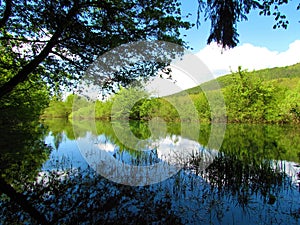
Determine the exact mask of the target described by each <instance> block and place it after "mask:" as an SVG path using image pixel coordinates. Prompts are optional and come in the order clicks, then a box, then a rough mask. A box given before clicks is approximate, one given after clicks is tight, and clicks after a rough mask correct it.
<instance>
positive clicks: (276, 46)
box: [182, 0, 300, 52]
mask: <svg viewBox="0 0 300 225" xmlns="http://www.w3.org/2000/svg"><path fill="white" fill-rule="evenodd" d="M197 2H198V1H197V0H182V13H183V14H184V15H186V14H188V13H191V14H192V16H190V17H189V19H188V20H190V21H191V22H196V18H197V6H198V3H197ZM298 3H299V2H298V1H295V0H294V1H291V0H290V1H289V4H288V5H285V6H283V7H282V12H284V13H285V14H286V16H287V17H288V19H289V22H290V24H289V26H288V28H287V29H286V30H285V29H282V28H281V29H276V30H274V29H273V28H272V27H273V25H274V24H275V20H274V17H273V16H269V17H268V16H259V15H258V13H259V10H253V11H252V12H251V13H250V14H249V16H248V21H242V22H240V23H239V24H238V33H239V35H240V36H239V40H240V42H239V45H242V44H244V43H250V44H252V45H254V46H260V47H266V48H268V49H269V50H272V51H279V52H281V51H286V50H287V49H288V48H289V44H291V43H292V42H294V41H295V40H298V39H300V23H299V22H298V21H299V20H300V11H297V10H296V8H297V5H298ZM209 29H210V21H206V22H205V21H202V22H201V26H200V27H199V28H198V29H197V28H196V27H194V28H193V29H191V30H190V31H185V32H184V34H186V35H187V37H186V38H185V40H186V41H188V42H189V45H190V46H191V47H193V48H194V52H198V51H199V50H201V49H203V48H204V47H205V46H206V40H207V37H208V35H209Z"/></svg>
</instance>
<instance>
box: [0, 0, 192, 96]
mask: <svg viewBox="0 0 300 225" xmlns="http://www.w3.org/2000/svg"><path fill="white" fill-rule="evenodd" d="M0 4H1V5H0V45H1V46H3V47H5V52H6V53H7V54H9V55H12V56H13V57H14V62H13V63H11V64H2V65H0V66H1V67H5V68H6V69H8V70H10V71H11V73H12V74H13V75H14V76H13V77H12V78H11V79H9V80H8V81H7V82H6V83H4V84H2V85H1V87H0V97H2V96H3V95H5V94H7V93H9V92H10V91H11V90H12V89H13V88H14V87H15V86H16V85H17V84H18V83H20V82H23V81H25V80H28V79H30V76H31V75H30V74H32V73H33V72H35V73H38V74H40V76H41V77H42V78H43V79H44V80H45V81H46V82H48V83H50V84H52V85H53V86H57V84H60V85H62V84H64V85H73V84H74V83H76V82H75V81H76V80H78V79H79V78H80V77H81V76H82V74H83V72H84V71H85V70H86V69H87V68H88V66H89V65H90V64H91V63H92V62H93V61H94V60H95V59H96V58H97V57H98V56H100V55H102V54H104V53H105V52H107V51H109V50H111V49H113V48H114V47H117V46H119V45H121V44H125V43H129V42H134V41H138V40H163V41H169V42H173V43H176V44H179V45H183V44H184V42H183V41H182V40H181V39H180V38H179V34H180V33H179V31H180V29H181V28H184V29H188V28H190V27H191V24H190V23H188V22H183V21H182V19H181V12H180V9H179V6H180V3H179V2H178V1H177V0H154V1H148V0H130V1H127V0H113V1H111V0H101V1H98V0H49V1H43V0H6V1H1V3H0Z"/></svg>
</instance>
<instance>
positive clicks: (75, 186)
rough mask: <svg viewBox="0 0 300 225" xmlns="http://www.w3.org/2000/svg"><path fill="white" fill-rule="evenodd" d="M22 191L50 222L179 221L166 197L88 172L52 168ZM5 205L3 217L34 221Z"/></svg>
mask: <svg viewBox="0 0 300 225" xmlns="http://www.w3.org/2000/svg"><path fill="white" fill-rule="evenodd" d="M24 191H26V192H27V198H28V199H30V201H31V202H32V203H33V205H34V206H35V207H36V208H39V210H40V211H41V212H43V214H44V215H45V217H46V218H47V220H48V221H50V222H51V224H82V223H87V222H89V223H88V224H102V223H105V224H149V223H166V224H171V223H175V224H181V222H180V220H179V219H178V218H177V217H176V216H175V215H174V214H173V213H172V212H171V211H170V198H163V199H157V198H155V193H154V192H153V190H151V188H150V187H130V186H123V185H118V184H115V183H112V182H110V181H108V180H106V179H104V178H102V177H100V176H97V175H96V174H94V173H93V172H91V171H77V172H76V171H66V172H64V173H62V172H58V171H57V172H55V171H54V172H51V173H49V174H45V175H43V176H42V177H41V180H40V181H39V182H37V183H29V184H26V186H25V187H24ZM7 207H8V205H7V202H6V201H5V200H4V203H3V210H2V211H1V212H0V214H2V216H3V214H4V216H5V217H2V218H3V219H4V218H5V219H6V220H7V221H8V220H10V222H11V223H15V224H17V223H21V222H24V221H28V222H29V223H34V221H33V220H32V219H31V218H30V217H29V216H28V215H26V214H24V212H22V211H21V210H20V208H18V207H16V208H11V207H10V208H7ZM8 210H10V212H9V211H8ZM22 217H23V219H22ZM3 219H2V220H3ZM0 221H1V220H0ZM1 222H2V221H1Z"/></svg>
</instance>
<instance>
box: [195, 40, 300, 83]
mask: <svg viewBox="0 0 300 225" xmlns="http://www.w3.org/2000/svg"><path fill="white" fill-rule="evenodd" d="M196 55H197V56H198V57H199V58H200V59H201V60H202V61H203V62H204V63H205V64H206V65H207V67H208V68H209V69H210V70H211V72H212V73H213V74H214V76H216V77H217V76H220V75H224V74H228V73H230V71H236V70H237V68H238V66H242V68H243V69H248V70H249V71H252V70H259V69H264V68H272V67H280V66H288V65H293V64H295V63H298V62H300V40H296V41H294V42H293V43H291V44H290V45H289V48H288V50H287V51H284V52H277V51H271V50H269V49H267V48H265V47H258V46H254V45H252V44H248V43H247V44H243V45H241V46H237V47H235V48H233V49H230V50H224V51H223V52H222V49H221V48H220V47H218V46H217V45H216V44H215V43H213V44H211V45H208V46H206V47H205V48H204V49H202V50H200V51H199V52H198V53H197V54H196Z"/></svg>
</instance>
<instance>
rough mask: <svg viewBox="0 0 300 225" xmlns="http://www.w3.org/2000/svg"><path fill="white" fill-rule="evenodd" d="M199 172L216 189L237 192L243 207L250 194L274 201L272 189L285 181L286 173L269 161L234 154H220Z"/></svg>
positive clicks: (286, 180) (221, 191)
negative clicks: (242, 157)
mask: <svg viewBox="0 0 300 225" xmlns="http://www.w3.org/2000/svg"><path fill="white" fill-rule="evenodd" d="M202 176H203V177H204V178H205V179H206V180H207V181H208V182H209V183H210V185H211V186H212V187H215V188H217V189H218V191H219V192H220V193H231V194H232V195H233V196H237V198H238V202H239V204H240V205H241V206H243V207H244V206H247V205H248V204H249V203H250V201H251V199H252V198H253V195H254V194H255V195H257V194H260V195H261V196H263V198H264V201H268V203H269V204H274V202H275V201H276V193H278V192H280V190H281V188H283V187H284V186H285V185H287V184H288V179H287V176H286V175H285V174H284V172H280V171H279V170H277V169H276V168H274V165H273V164H272V161H268V160H265V161H261V160H258V159H257V158H252V159H250V158H247V159H241V158H239V156H236V155H224V154H220V155H219V156H218V157H216V158H215V160H214V162H213V163H212V164H211V165H210V166H209V167H208V168H207V169H206V171H205V172H203V174H202Z"/></svg>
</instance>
